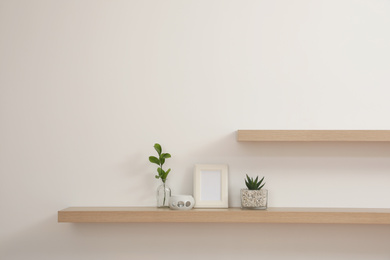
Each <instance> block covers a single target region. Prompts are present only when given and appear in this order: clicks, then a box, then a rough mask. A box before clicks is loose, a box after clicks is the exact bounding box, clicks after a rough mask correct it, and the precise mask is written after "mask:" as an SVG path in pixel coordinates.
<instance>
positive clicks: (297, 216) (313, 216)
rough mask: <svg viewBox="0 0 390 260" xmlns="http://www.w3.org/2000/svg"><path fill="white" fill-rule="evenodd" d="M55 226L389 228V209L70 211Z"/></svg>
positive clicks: (62, 211)
mask: <svg viewBox="0 0 390 260" xmlns="http://www.w3.org/2000/svg"><path fill="white" fill-rule="evenodd" d="M58 222H72V223H124V222H144V223H145V222H165V223H166V222H170V223H296V224H298V223H300V224H304V223H308V224H390V209H352V208H344V209H343V208H268V209H267V210H242V209H240V208H228V209H192V210H188V211H179V210H170V209H158V208H134V207H71V208H66V209H64V210H60V211H58Z"/></svg>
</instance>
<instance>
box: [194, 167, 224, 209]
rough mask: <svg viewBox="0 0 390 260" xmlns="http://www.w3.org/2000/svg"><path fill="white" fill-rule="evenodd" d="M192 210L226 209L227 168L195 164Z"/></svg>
mask: <svg viewBox="0 0 390 260" xmlns="http://www.w3.org/2000/svg"><path fill="white" fill-rule="evenodd" d="M194 199H195V206H194V208H228V207H229V205H228V166H227V165H226V164H196V165H195V171H194Z"/></svg>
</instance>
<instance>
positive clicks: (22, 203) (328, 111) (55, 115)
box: [0, 0, 390, 260]
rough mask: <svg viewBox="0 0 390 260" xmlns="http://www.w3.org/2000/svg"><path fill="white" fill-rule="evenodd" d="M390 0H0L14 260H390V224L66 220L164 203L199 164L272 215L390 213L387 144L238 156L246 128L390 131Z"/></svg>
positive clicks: (7, 247)
mask: <svg viewBox="0 0 390 260" xmlns="http://www.w3.org/2000/svg"><path fill="white" fill-rule="evenodd" d="M389 14H390V2H389V1H386V0H349V1H348V0H337V1H329V0H324V1H307V0H306V1H304V0H296V1H288V0H272V1H249V0H240V1H236V0H235V1H233V0H224V1H217V0H208V1H202V0H197V1H192V0H189V1H181V0H180V1H179V0H177V1H175V0H166V1H157V0H149V1H148V0H146V1H145V0H138V1H133V0H129V1H119V0H117V1H91V0H89V1H87V0H86V1H45V0H36V1H27V0H20V1H12V0H1V1H0V208H1V214H0V259H6V260H8V259H12V260H14V259H15V260H19V259H40V260H45V259H94V260H98V259H157V258H158V259H171V260H174V259H184V256H185V255H187V254H188V258H186V259H215V257H223V258H224V259H241V258H245V257H250V258H255V257H256V258H257V257H260V256H264V258H267V259H344V260H349V259H353V260H357V259H370V260H372V259H375V260H376V259H389V258H390V247H389V242H388V241H389V239H390V226H375V225H372V226H371V225H272V224H158V223H156V224H131V223H129V224H58V223H56V221H57V211H58V210H60V209H63V208H66V207H69V206H154V205H155V198H154V194H155V189H156V187H157V186H158V184H159V183H158V181H157V180H156V179H154V171H155V167H154V166H153V165H151V164H150V163H149V162H148V156H149V155H152V154H154V150H153V144H154V143H155V142H159V143H161V144H162V145H163V148H164V149H166V151H168V152H170V153H171V154H172V159H170V160H168V161H167V166H168V167H171V168H172V173H171V174H170V175H169V178H168V179H169V180H168V182H169V185H170V186H171V187H172V190H173V193H176V194H188V193H192V172H193V166H194V164H195V163H227V164H228V165H229V167H230V168H229V169H230V172H229V178H230V182H229V199H230V206H239V189H240V188H241V187H243V185H244V181H243V179H244V176H245V174H246V173H248V174H250V175H261V176H265V177H266V181H267V188H268V189H269V192H270V200H269V204H270V206H287V207H296V206H303V207H306V206H307V207H382V208H390V199H389V198H390V189H389V183H390V172H389V170H390V146H389V144H386V143H378V144H375V143H364V144H362V143H350V144H349V143H305V144H302V143H288V144H287V143H271V144H262V143H238V142H236V140H235V131H236V130H237V129H390V121H389V120H388V111H389V110H390V102H389V101H388V100H389V94H390V90H389V85H390V77H389V75H388V74H389V71H390V48H389V46H390V30H389V28H390V15H389Z"/></svg>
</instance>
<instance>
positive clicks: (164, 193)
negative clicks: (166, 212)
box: [157, 182, 171, 208]
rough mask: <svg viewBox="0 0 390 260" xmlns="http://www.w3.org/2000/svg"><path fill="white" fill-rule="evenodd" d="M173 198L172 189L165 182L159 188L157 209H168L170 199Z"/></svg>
mask: <svg viewBox="0 0 390 260" xmlns="http://www.w3.org/2000/svg"><path fill="white" fill-rule="evenodd" d="M170 197H171V188H169V187H168V185H166V184H165V182H163V183H162V184H161V185H160V186H158V188H157V208H168V207H169V198H170Z"/></svg>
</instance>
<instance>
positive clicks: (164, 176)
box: [149, 143, 171, 183]
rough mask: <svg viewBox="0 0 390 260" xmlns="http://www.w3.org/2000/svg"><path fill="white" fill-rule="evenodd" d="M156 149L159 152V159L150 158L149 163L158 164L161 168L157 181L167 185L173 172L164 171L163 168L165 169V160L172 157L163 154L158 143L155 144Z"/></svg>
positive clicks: (158, 169) (158, 171)
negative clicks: (159, 180)
mask: <svg viewBox="0 0 390 260" xmlns="http://www.w3.org/2000/svg"><path fill="white" fill-rule="evenodd" d="M154 149H155V150H156V151H157V154H158V158H157V157H155V156H149V161H150V162H151V163H155V164H157V165H158V166H159V167H158V168H157V173H158V175H156V176H155V177H156V179H161V180H162V181H163V183H165V181H166V180H167V177H168V174H169V172H170V171H171V169H168V170H167V171H164V170H163V168H162V167H163V165H164V163H165V159H167V158H171V155H170V154H169V153H163V152H162V148H161V145H159V144H157V143H156V144H154Z"/></svg>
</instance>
